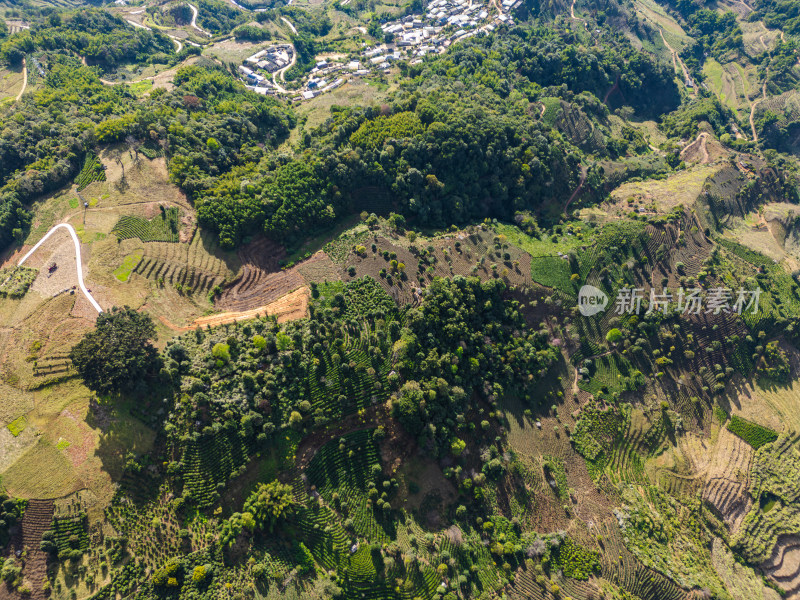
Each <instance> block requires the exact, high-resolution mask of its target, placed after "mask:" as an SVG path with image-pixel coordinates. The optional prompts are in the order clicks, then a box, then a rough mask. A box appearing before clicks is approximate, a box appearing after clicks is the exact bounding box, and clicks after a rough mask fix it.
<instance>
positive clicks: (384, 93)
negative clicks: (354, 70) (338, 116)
mask: <svg viewBox="0 0 800 600" xmlns="http://www.w3.org/2000/svg"><path fill="white" fill-rule="evenodd" d="M391 91H392V89H391V88H383V87H382V86H379V85H376V84H375V83H372V82H370V81H368V80H366V79H356V80H353V81H351V82H350V83H349V84H347V85H344V86H342V87H340V88H337V89H335V90H333V91H332V92H330V93H327V94H322V95H320V96H317V97H316V98H314V99H313V100H310V101H309V102H303V103H302V104H301V105H300V106H298V107H297V112H298V114H299V115H300V116H305V117H306V124H305V129H314V128H315V127H318V126H320V125H322V123H324V122H325V121H326V120H327V119H328V117H329V116H330V114H331V107H332V106H350V105H360V106H370V105H373V104H378V103H380V102H383V101H384V100H385V99H386V98H387V97H388V96H389V93H390V92H391ZM299 131H300V129H299V128H298V129H296V130H295V131H293V132H292V136H293V137H294V136H297V135H299Z"/></svg>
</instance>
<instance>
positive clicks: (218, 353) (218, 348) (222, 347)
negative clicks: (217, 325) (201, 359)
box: [211, 342, 231, 363]
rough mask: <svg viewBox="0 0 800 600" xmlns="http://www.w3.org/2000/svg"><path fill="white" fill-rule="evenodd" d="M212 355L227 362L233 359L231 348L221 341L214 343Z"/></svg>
mask: <svg viewBox="0 0 800 600" xmlns="http://www.w3.org/2000/svg"><path fill="white" fill-rule="evenodd" d="M211 355H212V356H213V357H214V358H216V359H217V360H221V361H222V362H224V363H227V362H229V361H230V360H231V348H230V346H228V344H223V343H222V342H219V343H217V344H214V347H213V348H212V349H211Z"/></svg>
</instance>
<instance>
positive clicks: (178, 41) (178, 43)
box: [169, 36, 183, 54]
mask: <svg viewBox="0 0 800 600" xmlns="http://www.w3.org/2000/svg"><path fill="white" fill-rule="evenodd" d="M169 39H171V40H172V41H173V42H175V43H176V44H177V45H178V49H177V50H175V54H178V53H180V51H181V50H183V44H181V41H180V40H179V39H178V38H176V37H173V36H169Z"/></svg>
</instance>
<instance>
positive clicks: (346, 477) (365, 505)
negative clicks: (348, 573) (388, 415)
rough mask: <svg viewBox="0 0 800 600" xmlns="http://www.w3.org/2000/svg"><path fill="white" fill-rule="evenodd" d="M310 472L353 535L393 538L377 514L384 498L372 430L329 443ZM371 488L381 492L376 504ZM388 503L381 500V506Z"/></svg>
mask: <svg viewBox="0 0 800 600" xmlns="http://www.w3.org/2000/svg"><path fill="white" fill-rule="evenodd" d="M307 472H308V481H309V484H310V485H312V486H314V487H315V488H316V490H317V491H318V492H319V493H320V494H321V495H322V497H323V498H324V499H325V502H326V503H327V504H328V505H329V506H332V507H334V508H335V509H336V510H337V511H338V512H339V514H340V515H342V516H343V517H346V518H347V519H349V523H348V525H349V527H351V528H352V531H353V532H355V533H356V534H357V535H359V536H363V537H365V538H367V539H368V540H372V541H379V542H383V541H388V540H389V539H390V537H391V536H390V535H389V534H388V533H387V531H386V530H385V528H384V525H382V524H381V523H380V522H379V520H378V518H377V517H376V514H375V510H377V508H378V505H377V500H378V499H381V498H380V495H381V493H380V492H379V491H378V487H377V485H378V484H379V483H380V481H381V476H380V473H381V471H380V458H379V454H378V450H377V447H376V446H375V443H374V442H373V441H372V432H371V431H369V430H367V431H358V432H355V433H351V434H348V435H346V436H344V437H343V438H342V439H341V440H338V441H333V442H330V443H328V444H326V445H325V446H323V447H322V448H320V449H319V451H317V454H316V455H315V456H314V458H313V459H312V461H311V463H310V464H309V465H308V470H307ZM376 473H377V474H376ZM372 489H374V490H375V491H376V492H378V493H376V494H374V498H375V499H376V501H375V503H373V500H372V498H373V493H372V492H370V490H372ZM383 493H385V492H383ZM385 502H386V500H382V501H381V502H380V504H381V505H383V504H384V503H385ZM381 519H382V517H381ZM373 577H374V575H373ZM367 580H369V579H367Z"/></svg>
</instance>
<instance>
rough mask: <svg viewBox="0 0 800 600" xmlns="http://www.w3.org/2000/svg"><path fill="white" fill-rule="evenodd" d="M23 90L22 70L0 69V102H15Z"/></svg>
mask: <svg viewBox="0 0 800 600" xmlns="http://www.w3.org/2000/svg"><path fill="white" fill-rule="evenodd" d="M21 89H22V69H19V70H11V69H0V101H3V100H6V99H8V100H9V101H13V100H14V98H16V97H17V94H18V93H19V91H20V90H21Z"/></svg>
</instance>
